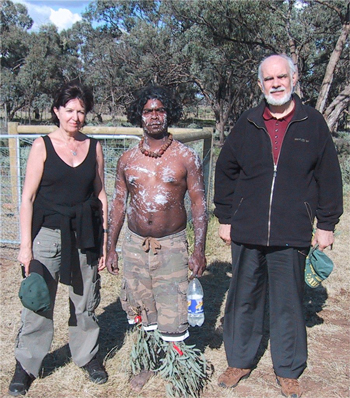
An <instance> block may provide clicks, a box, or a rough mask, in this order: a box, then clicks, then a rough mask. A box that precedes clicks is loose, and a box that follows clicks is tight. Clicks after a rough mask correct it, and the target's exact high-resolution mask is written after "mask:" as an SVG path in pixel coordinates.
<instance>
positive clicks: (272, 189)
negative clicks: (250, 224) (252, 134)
mask: <svg viewBox="0 0 350 398" xmlns="http://www.w3.org/2000/svg"><path fill="white" fill-rule="evenodd" d="M305 119H307V117H305V118H303V119H298V120H292V121H291V122H290V123H289V124H288V126H287V128H286V132H285V134H284V137H283V141H282V144H281V149H280V152H279V154H278V158H277V161H276V163H275V161H274V160H273V153H272V142H271V137H270V135H269V133H268V131H267V130H266V129H265V128H264V127H260V126H258V125H257V124H256V123H255V122H254V121H252V120H250V122H251V123H253V124H254V125H255V127H257V128H258V129H262V130H264V132H265V133H266V134H267V135H268V137H269V139H270V144H271V156H272V163H273V176H272V182H271V191H270V202H269V217H268V220H267V242H266V246H270V237H271V213H272V199H273V192H274V189H275V181H276V176H277V165H278V161H279V158H280V154H281V151H282V146H283V142H284V139H285V137H286V135H287V132H288V130H289V127H290V125H291V124H292V123H295V122H299V121H302V120H305ZM248 120H249V119H248Z"/></svg>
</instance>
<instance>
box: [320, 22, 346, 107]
mask: <svg viewBox="0 0 350 398" xmlns="http://www.w3.org/2000/svg"><path fill="white" fill-rule="evenodd" d="M349 30H350V24H349V23H348V22H345V23H344V25H343V27H342V30H341V33H340V36H339V38H338V41H337V44H336V46H335V48H334V50H333V52H332V55H331V57H330V58H329V62H328V65H327V69H326V73H325V75H324V78H323V82H322V86H321V90H320V94H319V96H318V99H317V103H316V109H317V110H318V111H319V112H321V113H323V111H324V109H325V106H326V101H327V98H328V93H329V89H330V87H331V84H332V80H333V75H334V70H335V68H336V66H337V63H338V61H339V58H340V55H341V53H342V50H343V47H344V44H345V43H346V40H347V37H348V35H349Z"/></svg>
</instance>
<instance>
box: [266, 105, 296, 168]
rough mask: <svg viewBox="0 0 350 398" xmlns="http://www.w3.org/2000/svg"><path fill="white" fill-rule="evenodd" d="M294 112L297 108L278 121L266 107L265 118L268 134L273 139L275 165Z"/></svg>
mask: <svg viewBox="0 0 350 398" xmlns="http://www.w3.org/2000/svg"><path fill="white" fill-rule="evenodd" d="M294 110H295V106H294V108H293V109H292V110H291V111H290V112H289V113H288V115H286V116H284V117H282V119H276V118H275V117H274V116H272V114H271V112H270V109H269V108H268V107H267V106H266V107H265V110H264V113H263V118H264V121H265V126H266V129H267V132H268V133H269V136H270V139H271V145H272V154H273V161H274V163H275V164H276V163H277V160H278V156H279V154H280V151H281V146H282V142H283V139H284V136H285V134H286V130H287V127H288V125H289V123H290V122H291V120H292V117H293V115H294Z"/></svg>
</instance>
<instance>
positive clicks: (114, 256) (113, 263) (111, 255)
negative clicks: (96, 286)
mask: <svg viewBox="0 0 350 398" xmlns="http://www.w3.org/2000/svg"><path fill="white" fill-rule="evenodd" d="M106 267H107V269H108V272H109V273H110V274H112V275H118V273H119V268H118V253H117V252H116V251H115V249H113V250H112V249H111V250H109V252H108V253H107V260H106Z"/></svg>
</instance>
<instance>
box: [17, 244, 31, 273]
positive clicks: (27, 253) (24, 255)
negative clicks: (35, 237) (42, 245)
mask: <svg viewBox="0 0 350 398" xmlns="http://www.w3.org/2000/svg"><path fill="white" fill-rule="evenodd" d="M32 259H33V252H32V249H31V248H26V249H24V248H20V249H19V253H18V257H17V260H18V261H19V262H20V263H21V264H22V265H23V266H24V269H25V273H26V276H28V275H29V264H30V261H31V260H32Z"/></svg>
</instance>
